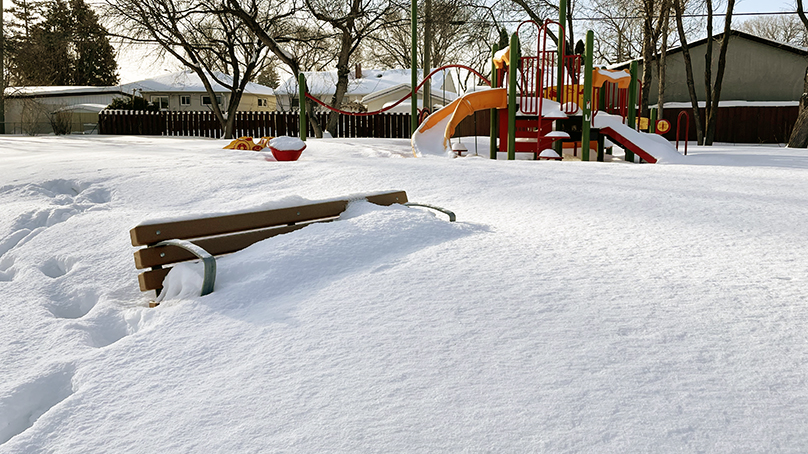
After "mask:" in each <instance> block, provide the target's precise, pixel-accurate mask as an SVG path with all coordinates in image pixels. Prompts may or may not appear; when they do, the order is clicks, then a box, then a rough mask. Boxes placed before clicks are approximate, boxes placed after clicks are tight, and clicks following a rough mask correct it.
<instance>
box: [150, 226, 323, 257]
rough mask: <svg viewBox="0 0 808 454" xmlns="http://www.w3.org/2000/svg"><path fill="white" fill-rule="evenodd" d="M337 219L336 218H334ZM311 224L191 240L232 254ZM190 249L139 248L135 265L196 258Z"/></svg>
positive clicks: (212, 250)
mask: <svg viewBox="0 0 808 454" xmlns="http://www.w3.org/2000/svg"><path fill="white" fill-rule="evenodd" d="M334 219H336V218H334ZM307 225H309V224H295V225H289V226H284V227H275V228H272V229H263V230H252V231H249V232H244V233H233V234H229V235H225V236H217V237H211V238H203V239H198V240H193V241H191V242H192V243H194V244H195V245H197V246H199V247H201V248H202V249H204V250H206V251H207V252H208V253H209V254H210V255H214V256H216V255H222V254H230V253H232V252H236V251H240V250H242V249H244V248H246V247H247V246H250V245H251V244H253V243H257V242H259V241H261V240H265V239H267V238H272V237H273V236H277V235H282V234H284V233H289V232H293V231H295V230H300V229H302V228H303V227H306V226H307ZM196 258H197V257H196V256H195V255H194V254H192V253H191V252H190V251H187V250H185V249H182V248H179V247H176V246H158V247H150V248H143V249H138V250H137V251H135V267H136V268H137V269H143V268H150V267H153V266H158V265H166V264H169V263H177V262H184V261H187V260H196Z"/></svg>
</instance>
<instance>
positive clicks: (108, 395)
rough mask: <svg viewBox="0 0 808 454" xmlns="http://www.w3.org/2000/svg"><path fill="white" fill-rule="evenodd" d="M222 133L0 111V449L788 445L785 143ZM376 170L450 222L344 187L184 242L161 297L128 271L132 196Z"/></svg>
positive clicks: (792, 244)
mask: <svg viewBox="0 0 808 454" xmlns="http://www.w3.org/2000/svg"><path fill="white" fill-rule="evenodd" d="M225 142H226V141H224V142H223V141H220V140H215V139H192V138H160V137H114V136H92V137H87V136H84V137H80V136H70V137H13V136H10V137H4V140H3V142H2V143H0V161H2V165H3V170H4V172H1V173H0V207H2V210H3V211H2V212H3V216H0V245H2V246H0V291H2V292H3V298H4V304H2V305H0V320H2V323H3V328H2V329H0V358H2V359H3V360H2V367H0V453H2V454H5V453H23V452H26V453H27V452H58V453H60V454H61V453H67V454H70V453H85V452H132V453H141V452H142V453H154V452H167V453H175V452H176V453H181V452H182V453H184V452H265V451H284V452H369V451H383V452H414V451H415V452H464V451H471V452H490V451H495V452H532V451H544V452H747V451H751V452H778V451H779V452H800V451H802V450H803V447H804V446H805V445H806V444H807V443H808V416H807V415H806V412H805V407H806V403H808V402H807V401H808V394H807V393H806V387H805V375H806V371H805V366H804V363H805V360H804V359H805V358H808V342H806V339H805V329H804V326H805V324H806V322H808V305H806V304H805V301H806V300H808V290H806V289H808V243H806V242H805V238H806V236H808V225H806V223H805V222H804V218H805V207H806V206H808V191H806V190H805V186H806V183H805V182H806V179H807V178H808V175H807V173H808V156H806V155H805V153H804V150H792V149H787V148H777V147H759V146H755V147H751V146H750V147H740V146H729V145H719V146H714V147H697V146H692V147H690V148H689V151H688V154H689V156H688V159H687V160H686V161H684V164H686V165H675V166H673V165H671V166H655V165H617V164H614V163H598V162H558V163H553V165H543V164H546V163H539V162H536V161H516V162H504V161H491V160H488V159H482V158H477V159H402V157H407V156H410V157H411V156H412V151H411V144H410V142H409V141H408V140H402V139H387V140H382V139H323V140H310V141H308V142H307V145H308V148H307V159H306V160H304V161H299V162H298V165H295V166H279V165H275V164H274V163H269V162H266V161H265V160H264V159H263V157H262V156H261V155H260V154H259V153H245V152H240V151H236V150H222V149H221V148H222V146H223V144H224V143H225ZM464 143H466V142H465V140H464ZM469 145H471V143H469ZM469 148H471V147H469ZM390 158H395V159H390ZM696 164H698V165H696ZM211 175H214V177H211ZM388 189H404V190H406V191H407V194H408V196H409V198H410V200H412V201H416V202H426V203H432V204H436V205H439V206H444V207H446V208H448V209H451V210H453V211H454V212H456V213H457V215H458V222H457V223H449V222H447V221H446V220H445V217H444V216H443V215H438V216H436V215H434V214H433V213H432V212H431V211H428V210H425V209H421V208H415V207H411V208H408V207H403V206H391V207H378V206H375V205H370V204H368V203H364V202H358V203H354V204H351V206H350V207H349V209H348V211H347V212H346V213H345V214H344V216H342V218H341V219H340V220H338V221H335V222H331V223H325V224H318V225H313V226H309V227H306V228H304V229H301V230H298V231H296V232H293V233H291V234H288V235H282V236H279V237H275V238H272V239H269V240H266V241H263V242H260V243H257V244H255V245H253V246H252V247H250V248H247V249H245V250H243V251H240V252H237V253H234V254H231V255H228V256H225V257H222V258H220V259H219V260H218V261H219V271H220V274H219V276H218V279H217V287H216V290H215V291H214V292H213V293H211V294H210V295H207V296H205V297H199V296H197V295H196V293H195V292H192V290H195V288H194V284H193V283H192V282H190V280H191V279H193V273H195V272H197V271H196V270H197V268H198V267H199V265H195V264H188V265H183V266H182V267H180V268H178V269H177V270H175V271H176V272H175V271H172V272H171V273H170V274H171V275H172V278H171V279H172V282H170V283H169V287H170V288H169V291H170V292H171V296H168V295H167V296H166V298H165V301H164V302H163V304H162V305H161V306H159V307H157V308H154V309H149V308H148V307H146V306H147V304H148V302H149V301H150V300H151V299H152V298H154V295H153V293H141V292H140V291H139V289H138V286H137V271H136V270H135V269H134V263H133V259H132V252H133V250H134V248H133V247H132V246H131V244H130V242H129V235H128V231H129V229H130V228H131V227H132V226H133V225H134V224H135V223H136V222H137V221H138V220H139V219H144V218H168V217H172V216H178V217H182V216H187V215H193V214H199V213H216V212H230V211H238V210H244V209H249V208H252V207H258V206H264V205H272V204H273V203H278V204H280V203H282V202H285V201H289V200H293V198H294V197H298V198H299V199H300V200H311V201H313V200H322V199H329V198H334V197H341V196H343V195H349V194H358V193H366V192H377V191H383V190H388ZM180 270H184V271H180ZM183 274H185V276H182V275H183ZM175 277H177V278H179V281H178V282H173V281H174V280H175V279H174V278H175Z"/></svg>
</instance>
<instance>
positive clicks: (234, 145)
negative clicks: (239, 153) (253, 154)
mask: <svg viewBox="0 0 808 454" xmlns="http://www.w3.org/2000/svg"><path fill="white" fill-rule="evenodd" d="M271 139H273V137H261V139H259V140H258V143H255V142H253V138H252V137H246V136H245V137H239V138H238V139H236V140H234V141H232V142H230V143H229V144H228V145H226V146H225V147H224V148H223V149H229V150H252V151H261V150H263V149H264V148H265V147H266V146H267V145H268V144H269V141H270V140H271Z"/></svg>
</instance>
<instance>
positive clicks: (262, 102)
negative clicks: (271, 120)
mask: <svg viewBox="0 0 808 454" xmlns="http://www.w3.org/2000/svg"><path fill="white" fill-rule="evenodd" d="M268 105H269V103H268V102H267V99H266V98H258V107H267V106H268Z"/></svg>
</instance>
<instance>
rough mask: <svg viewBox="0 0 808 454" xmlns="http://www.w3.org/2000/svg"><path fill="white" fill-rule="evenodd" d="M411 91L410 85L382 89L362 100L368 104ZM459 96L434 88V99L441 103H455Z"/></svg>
mask: <svg viewBox="0 0 808 454" xmlns="http://www.w3.org/2000/svg"><path fill="white" fill-rule="evenodd" d="M410 90H411V88H410V84H409V83H406V84H398V85H395V86H392V87H388V88H385V89H382V90H379V91H375V92H373V93H371V94H369V95H366V96H365V97H364V98H362V102H364V103H368V102H371V101H374V100H376V99H379V98H383V97H385V96H389V95H391V94H394V93H396V92H399V93H401V94H402V95H404V94H405V93H409V92H410ZM457 96H458V95H457V93H455V92H453V91H443V90H442V89H440V88H438V89H435V88H433V89H432V98H433V99H435V100H441V101H444V102H445V101H454V100H455V99H457Z"/></svg>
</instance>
